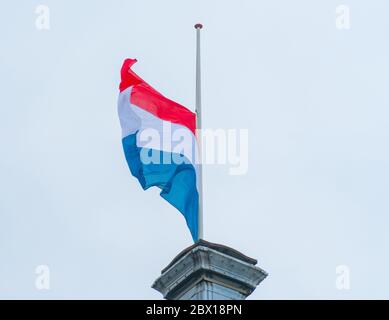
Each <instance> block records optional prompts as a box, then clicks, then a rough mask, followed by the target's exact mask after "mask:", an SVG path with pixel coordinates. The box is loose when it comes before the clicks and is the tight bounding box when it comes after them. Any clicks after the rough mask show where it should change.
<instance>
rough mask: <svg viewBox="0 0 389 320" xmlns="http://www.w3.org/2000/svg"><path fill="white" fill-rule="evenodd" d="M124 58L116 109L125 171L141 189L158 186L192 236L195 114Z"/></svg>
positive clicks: (195, 197) (195, 185) (196, 200)
mask: <svg viewBox="0 0 389 320" xmlns="http://www.w3.org/2000/svg"><path fill="white" fill-rule="evenodd" d="M135 62H136V60H135V59H126V60H125V61H124V63H123V66H122V70H121V83H120V94H119V100H118V113H119V119H120V125H121V127H122V144H123V150H124V154H125V157H126V160H127V163H128V166H129V168H130V171H131V174H132V175H133V176H134V177H136V178H137V179H138V181H139V183H140V184H141V186H142V188H143V189H144V190H146V189H148V188H150V187H153V186H155V187H158V188H160V189H161V193H160V195H161V197H162V198H164V199H165V200H167V201H168V202H169V203H170V204H171V205H173V206H174V207H175V208H177V209H178V210H179V211H180V212H181V213H182V214H183V215H184V217H185V220H186V223H187V225H188V227H189V230H190V232H191V234H192V238H193V240H194V241H197V240H198V208H199V194H198V166H197V165H196V161H195V159H196V156H197V141H196V137H195V131H196V114H195V113H193V112H192V111H190V110H188V109H187V108H185V107H184V106H182V105H180V104H178V103H176V102H174V101H172V100H169V99H168V98H166V97H164V96H163V95H162V94H160V93H159V92H157V91H156V90H155V89H154V88H152V87H151V86H150V85H149V84H147V83H146V82H145V81H144V80H143V79H141V78H140V77H139V76H138V75H137V74H135V73H134V72H133V71H132V70H131V67H132V65H133V64H134V63H135Z"/></svg>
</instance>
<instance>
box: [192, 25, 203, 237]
mask: <svg viewBox="0 0 389 320" xmlns="http://www.w3.org/2000/svg"><path fill="white" fill-rule="evenodd" d="M194 27H195V29H196V129H197V130H200V133H201V129H202V126H201V59H200V30H201V29H202V28H203V25H202V24H201V23H197V24H196V25H195V26H194ZM196 134H197V139H198V145H199V160H200V162H199V184H198V185H199V213H198V228H199V239H203V237H204V229H203V164H202V145H201V134H200V135H199V134H198V133H196Z"/></svg>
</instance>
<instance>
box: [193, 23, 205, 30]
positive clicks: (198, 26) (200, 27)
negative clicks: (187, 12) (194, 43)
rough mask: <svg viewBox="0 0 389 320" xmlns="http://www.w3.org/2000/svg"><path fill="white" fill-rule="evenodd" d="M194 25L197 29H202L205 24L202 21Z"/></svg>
mask: <svg viewBox="0 0 389 320" xmlns="http://www.w3.org/2000/svg"><path fill="white" fill-rule="evenodd" d="M194 27H195V29H202V28H203V25H202V24H201V23H196V24H195V26H194Z"/></svg>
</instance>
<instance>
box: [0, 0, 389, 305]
mask: <svg viewBox="0 0 389 320" xmlns="http://www.w3.org/2000/svg"><path fill="white" fill-rule="evenodd" d="M40 4H43V5H46V6H47V7H48V8H49V9H50V30H38V29H37V27H36V18H37V17H38V15H37V14H36V13H35V10H36V7H37V6H38V5H40ZM341 4H346V5H348V6H349V8H350V14H351V20H350V22H351V25H350V29H343V30H340V29H338V28H337V25H336V8H337V6H339V5H341ZM1 7H2V14H1V19H0V39H1V50H0V68H1V72H0V87H1V88H2V90H1V95H0V146H1V157H0V297H1V298H33V299H44V298H76V299H79V298H120V299H127V298H129V299H146V298H147V299H148V298H150V299H160V298H161V295H160V294H159V293H158V292H156V291H155V290H153V289H152V288H151V284H152V283H153V281H154V280H155V279H156V278H157V277H158V276H159V274H160V271H161V270H162V269H163V268H164V267H165V266H166V265H167V264H168V263H169V262H170V261H171V259H173V257H174V256H175V255H176V254H178V253H179V252H180V251H181V250H182V249H184V248H185V247H187V246H189V245H191V243H192V240H191V236H190V233H189V231H188V229H187V228H186V225H185V221H184V219H183V217H182V216H181V214H180V213H179V212H178V211H176V210H175V209H174V208H173V207H172V206H170V205H169V204H168V203H167V202H165V201H164V200H163V199H162V198H160V197H159V195H158V190H148V191H143V190H142V189H141V187H140V185H139V183H138V181H137V180H136V179H135V178H133V177H132V176H131V174H130V172H129V170H128V167H127V164H126V162H125V159H124V155H123V151H122V146H121V130H120V125H119V121H118V117H117V97H118V84H119V80H120V78H119V73H120V67H121V64H122V61H123V59H125V58H127V57H131V58H137V59H138V63H137V64H136V65H135V66H134V70H135V71H136V72H137V73H138V74H139V75H141V76H142V77H143V78H144V79H145V80H146V81H148V82H149V83H150V84H152V85H153V86H154V87H155V88H157V90H159V91H160V92H162V93H163V94H164V95H166V96H168V97H169V98H171V99H173V100H176V101H177V102H180V103H182V104H183V105H185V106H187V107H188V108H190V109H192V110H193V109H194V99H195V95H194V93H195V92H194V87H195V30H194V28H193V25H194V23H196V22H202V23H203V24H204V29H203V31H202V59H203V64H202V66H203V70H202V74H203V125H204V127H206V128H225V129H231V128H235V129H240V128H242V129H248V130H249V170H248V173H247V175H243V176H231V175H229V170H228V166H207V167H206V168H205V169H204V175H205V176H204V184H205V186H204V192H205V195H204V197H205V207H204V215H205V217H204V219H205V238H206V240H209V241H212V242H216V243H222V244H225V245H228V246H231V247H233V248H235V249H237V250H239V251H241V252H243V253H244V254H246V255H248V256H251V257H253V258H256V259H258V261H259V263H258V265H259V266H260V267H261V268H263V269H265V270H266V271H267V272H268V273H269V277H268V278H267V279H266V280H265V281H264V282H263V283H262V284H261V285H260V286H259V287H258V288H257V290H256V291H255V292H254V293H253V294H252V295H251V297H250V298H251V299H269V298H296V299H299V298H313V299H316V298H341V299H346V298H389V293H388V287H389V277H388V276H387V271H388V268H389V258H388V252H389V250H388V245H389V233H388V225H389V216H388V213H389V203H388V188H389V165H388V164H389V150H388V138H389V96H388V95H389V91H388V80H389V79H388V73H389V61H388V57H389V46H388V42H387V37H388V30H389V20H388V10H389V3H388V2H387V1H385V0H381V1H379V0H371V1H357V0H349V1H347V3H343V2H341V1H335V0H321V1H310V0H298V1H287V0H284V1H274V0H272V1H270V0H267V1H264V0H261V1H258V0H255V1H254V0H251V1H227V0H223V1H221V0H219V1H202V0H198V1H179V0H176V1H167V0H165V1H156V0H155V1H129V0H122V1H119V0H116V1H95V0H94V1H92V0H88V1H87V0H85V1H75V0H72V1H69V0H67V1H64V0H62V1H58V0H56V1H54V0H51V1H49V0H44V1H32V0H28V1H27V0H25V1H10V0H6V1H2V5H1ZM39 265H47V266H48V267H49V268H50V290H38V289H37V288H36V286H35V281H36V277H37V275H36V273H35V272H36V268H37V266H39ZM339 265H345V266H347V267H348V268H349V269H348V270H349V271H350V288H349V290H339V289H337V287H336V279H337V276H338V275H337V274H336V268H337V266H339Z"/></svg>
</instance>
